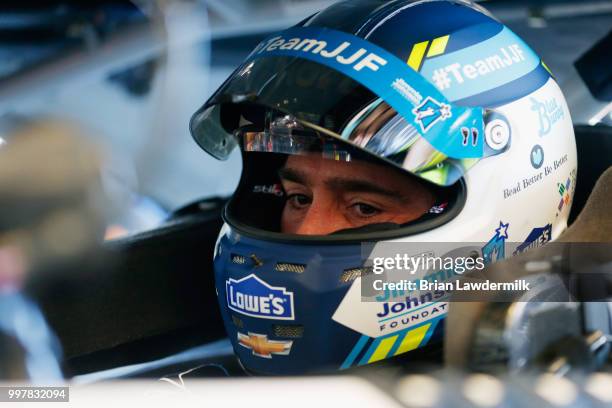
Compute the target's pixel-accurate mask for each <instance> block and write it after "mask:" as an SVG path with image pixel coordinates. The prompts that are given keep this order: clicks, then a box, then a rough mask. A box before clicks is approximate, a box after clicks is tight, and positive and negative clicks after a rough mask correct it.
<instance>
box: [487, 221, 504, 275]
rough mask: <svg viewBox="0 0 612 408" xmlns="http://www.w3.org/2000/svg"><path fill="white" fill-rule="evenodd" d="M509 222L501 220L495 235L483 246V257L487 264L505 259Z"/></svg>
mask: <svg viewBox="0 0 612 408" xmlns="http://www.w3.org/2000/svg"><path fill="white" fill-rule="evenodd" d="M509 226H510V224H509V223H507V224H504V223H503V222H501V221H500V222H499V227H497V228H496V229H495V235H493V238H491V239H490V240H489V242H487V244H486V245H485V246H483V247H482V257H483V258H484V263H485V265H488V264H490V263H492V262H495V261H498V260H500V259H504V258H505V257H506V240H507V239H508V227H509Z"/></svg>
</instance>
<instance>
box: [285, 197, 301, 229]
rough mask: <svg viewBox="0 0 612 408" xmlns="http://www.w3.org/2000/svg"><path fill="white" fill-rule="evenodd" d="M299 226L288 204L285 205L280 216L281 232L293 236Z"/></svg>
mask: <svg viewBox="0 0 612 408" xmlns="http://www.w3.org/2000/svg"><path fill="white" fill-rule="evenodd" d="M299 226H300V220H299V217H298V216H297V214H296V213H295V211H292V209H291V207H290V206H289V204H288V203H285V207H283V212H282V214H281V232H282V233H285V234H295V232H296V231H297V229H298V228H299Z"/></svg>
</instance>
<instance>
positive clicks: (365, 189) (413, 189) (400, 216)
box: [280, 154, 435, 235]
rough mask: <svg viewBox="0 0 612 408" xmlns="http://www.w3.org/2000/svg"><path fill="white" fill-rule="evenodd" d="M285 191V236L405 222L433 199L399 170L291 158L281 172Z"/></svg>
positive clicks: (307, 157) (314, 157) (315, 157)
mask: <svg viewBox="0 0 612 408" xmlns="http://www.w3.org/2000/svg"><path fill="white" fill-rule="evenodd" d="M280 177H281V182H282V184H283V188H284V190H285V192H286V193H287V202H286V204H285V207H284V209H283V214H282V219H281V229H282V232H284V233H290V234H302V235H326V234H331V233H332V232H335V231H339V230H343V229H347V228H357V227H361V226H364V225H367V224H375V223H384V222H393V223H396V224H404V223H406V222H409V221H412V220H415V219H417V218H419V217H420V216H422V215H423V214H424V213H425V212H426V211H427V210H429V208H431V207H432V206H433V204H434V199H435V198H434V195H433V194H432V192H431V191H429V190H428V189H427V188H426V187H424V186H423V185H422V184H420V183H419V182H417V181H416V180H414V179H413V178H411V177H408V176H406V175H402V174H401V173H400V172H398V171H395V170H393V169H392V168H389V167H388V166H381V165H378V164H373V163H368V162H365V161H352V162H343V161H334V160H328V159H324V158H322V157H321V156H320V155H316V154H311V155H305V156H289V158H288V159H287V163H286V164H285V166H284V167H283V168H282V169H281V170H280Z"/></svg>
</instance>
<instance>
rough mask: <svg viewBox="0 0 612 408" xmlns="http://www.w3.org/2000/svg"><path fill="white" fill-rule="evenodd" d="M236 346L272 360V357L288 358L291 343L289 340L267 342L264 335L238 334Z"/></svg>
mask: <svg viewBox="0 0 612 408" xmlns="http://www.w3.org/2000/svg"><path fill="white" fill-rule="evenodd" d="M238 344H240V345H241V346H242V347H244V348H247V349H249V350H252V351H253V355H254V356H257V357H262V358H272V355H273V354H274V355H278V356H288V355H289V353H290V352H291V346H292V345H293V341H291V340H268V336H267V335H265V334H259V333H251V332H249V333H248V334H243V333H240V332H238Z"/></svg>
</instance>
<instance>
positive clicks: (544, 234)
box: [512, 224, 552, 255]
mask: <svg viewBox="0 0 612 408" xmlns="http://www.w3.org/2000/svg"><path fill="white" fill-rule="evenodd" d="M551 237H552V225H551V224H546V225H545V226H543V227H538V228H534V229H532V230H531V232H530V233H529V235H527V238H525V242H523V243H522V244H521V245H519V246H517V247H516V249H515V250H514V252H513V253H512V255H517V254H522V253H523V252H525V251H527V250H529V249H532V248H537V247H541V246H542V245H544V244H545V243H547V242H548V241H550V239H551Z"/></svg>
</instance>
